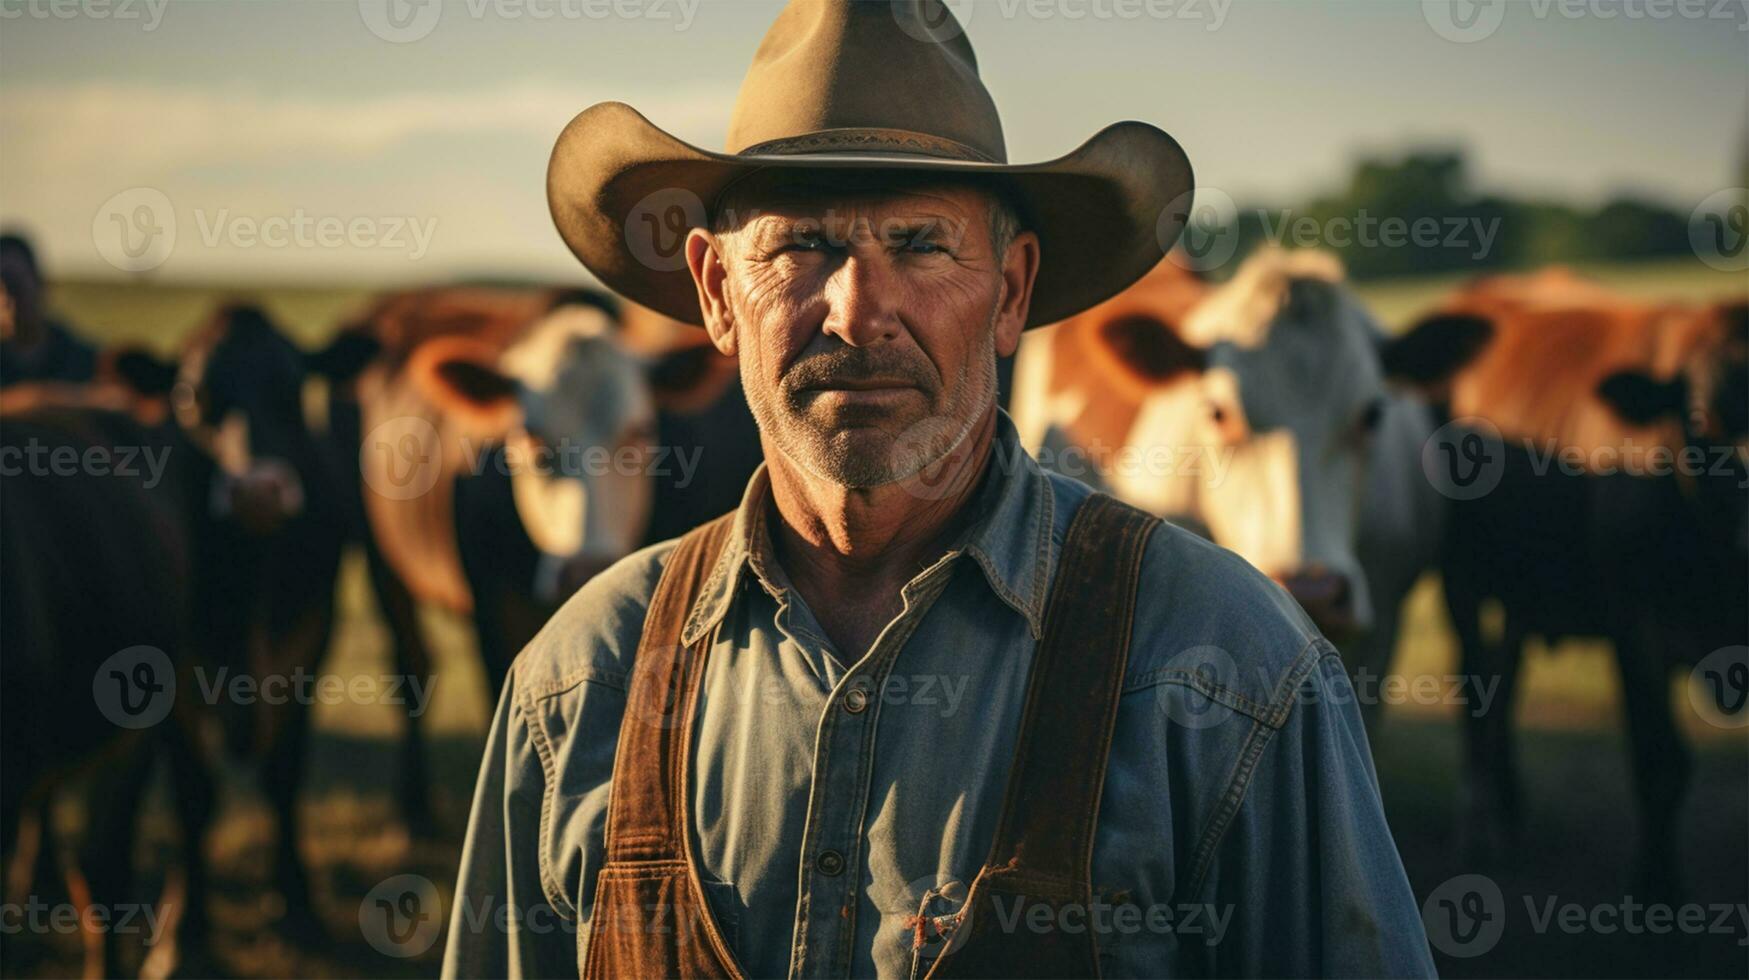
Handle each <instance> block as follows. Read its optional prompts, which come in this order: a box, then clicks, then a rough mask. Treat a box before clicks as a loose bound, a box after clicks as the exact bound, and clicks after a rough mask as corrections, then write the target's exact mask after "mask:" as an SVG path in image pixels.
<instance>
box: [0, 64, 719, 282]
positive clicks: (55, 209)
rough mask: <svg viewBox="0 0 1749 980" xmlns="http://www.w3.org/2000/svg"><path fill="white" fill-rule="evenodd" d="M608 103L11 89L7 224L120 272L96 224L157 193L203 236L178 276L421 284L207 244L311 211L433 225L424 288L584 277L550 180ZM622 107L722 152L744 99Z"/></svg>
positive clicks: (697, 98) (190, 244) (318, 258)
mask: <svg viewBox="0 0 1749 980" xmlns="http://www.w3.org/2000/svg"><path fill="white" fill-rule="evenodd" d="M609 94H610V93H609V92H608V90H607V89H606V87H603V89H602V90H601V91H600V92H599V93H595V92H589V91H579V88H578V86H577V85H576V84H575V83H572V84H569V85H557V84H541V83H538V82H534V81H522V82H516V83H512V84H504V85H498V86H494V87H490V88H481V89H477V90H472V91H462V92H457V93H454V94H437V93H412V94H381V95H371V96H362V97H333V98H322V97H318V96H314V95H298V96H284V95H275V94H267V93H263V92H261V91H258V90H253V89H250V88H247V87H237V88H231V89H225V88H222V87H211V88H199V89H196V88H187V87H178V86H171V85H127V84H122V83H118V82H113V81H105V82H98V81H93V82H88V83H83V84H79V85H74V86H46V85H5V86H0V132H3V133H5V134H6V135H5V140H4V150H3V156H4V166H5V173H6V194H5V198H4V202H3V209H0V210H3V213H0V222H4V223H6V224H18V225H20V226H21V227H23V228H25V229H27V230H30V231H32V232H34V233H36V234H37V235H38V236H39V238H40V240H41V244H42V246H43V247H44V251H45V253H46V255H47V257H48V258H49V259H50V261H51V262H53V263H54V265H55V266H56V267H58V268H61V269H65V270H67V271H68V272H69V273H74V272H78V273H84V272H92V273H98V274H107V273H108V272H111V271H113V270H111V269H110V268H109V267H108V266H107V265H105V264H104V263H103V261H102V260H101V258H100V257H99V253H98V251H97V249H96V248H95V247H94V234H95V233H94V232H93V226H92V222H93V215H94V214H96V213H97V212H98V211H99V209H100V207H101V206H103V204H104V202H106V201H107V200H109V199H111V197H112V196H113V195H115V194H116V193H117V192H120V191H124V190H125V189H127V188H133V187H149V188H152V189H154V190H157V191H160V192H162V193H164V194H166V195H168V197H169V199H170V200H171V201H172V202H173V205H174V208H175V210H176V211H177V212H178V215H179V217H180V218H181V219H182V221H183V222H184V223H186V224H187V228H186V229H185V230H184V233H182V234H180V235H179V237H178V241H177V244H176V249H175V253H174V256H173V257H172V259H171V260H170V261H169V262H167V263H166V264H165V266H164V269H163V271H164V273H166V274H169V273H175V274H176V275H178V276H202V275H212V274H258V275H263V276H274V277H280V276H297V275H321V274H327V273H330V272H333V271H342V272H354V273H357V272H366V271H369V270H375V269H382V270H384V271H385V272H387V273H390V274H398V275H401V276H403V277H404V276H406V275H408V274H409V271H410V270H409V267H408V265H407V263H406V260H405V258H404V257H397V256H395V255H391V254H388V253H385V252H383V251H382V250H369V251H359V250H354V249H349V248H335V249H294V248H286V249H268V248H262V247H256V248H248V249H237V248H231V247H228V246H227V245H225V244H223V243H220V244H216V245H203V243H202V242H201V241H200V239H199V236H197V235H196V234H195V233H194V232H195V229H196V218H204V219H206V220H208V221H209V222H210V221H212V220H214V216H215V215H221V214H222V215H225V216H227V217H229V218H244V219H250V220H265V219H267V218H270V217H274V216H288V215H295V214H297V213H300V212H307V213H308V214H311V215H314V216H324V215H334V216H339V217H341V218H351V217H353V216H358V215H364V216H370V215H407V216H412V217H417V218H420V219H422V220H435V221H436V227H437V237H436V240H435V241H434V243H433V245H432V250H431V255H430V256H429V257H428V258H427V259H426V260H425V261H423V262H420V263H418V264H417V269H418V270H421V271H420V272H418V273H416V274H424V275H431V274H436V273H437V272H438V271H440V270H449V269H467V268H472V267H475V266H479V265H481V264H496V263H503V264H513V265H520V264H522V263H525V262H530V261H534V262H546V263H548V264H549V265H548V267H549V268H560V267H568V266H569V257H568V256H567V255H565V253H564V250H563V248H562V247H561V246H558V245H557V242H556V239H555V238H553V236H552V234H551V231H550V228H549V227H547V223H546V219H545V210H546V209H545V203H544V200H543V196H544V195H543V192H542V181H541V179H540V174H541V173H542V172H543V171H544V168H545V164H546V153H547V151H548V149H549V148H550V147H551V146H552V141H553V139H554V138H555V137H556V136H557V135H558V133H559V131H560V130H561V129H562V128H564V125H565V124H566V123H567V122H569V121H570V119H571V117H572V116H573V115H575V114H576V113H577V112H578V111H580V110H581V109H582V108H584V107H585V106H587V105H589V104H590V103H592V102H594V101H598V100H600V99H602V98H606V97H609ZM611 95H612V96H613V97H618V98H621V99H624V100H625V101H627V102H631V103H632V104H634V105H637V106H638V107H639V109H640V110H641V111H644V112H645V113H646V115H648V116H649V117H650V118H651V119H652V120H653V121H655V122H656V123H658V124H659V125H662V126H664V127H667V128H669V129H670V130H671V131H673V132H676V133H677V134H679V135H681V136H682V137H683V138H690V139H693V140H695V141H699V142H702V143H704V144H705V145H714V144H716V143H717V142H719V141H720V138H721V133H722V132H723V127H724V124H725V122H726V121H727V119H728V115H729V111H730V104H729V100H730V99H732V98H733V92H730V91H725V90H723V88H722V87H721V86H698V87H694V88H672V87H671V88H668V89H666V90H656V91H652V90H649V89H645V90H643V91H638V90H636V89H633V90H631V91H628V90H627V86H614V88H613V90H612V92H611ZM592 96H593V97H592ZM434 147H435V148H436V149H435V150H434V149H433V148H434ZM446 147H449V148H450V149H445V148H446ZM561 260H563V261H562V262H561Z"/></svg>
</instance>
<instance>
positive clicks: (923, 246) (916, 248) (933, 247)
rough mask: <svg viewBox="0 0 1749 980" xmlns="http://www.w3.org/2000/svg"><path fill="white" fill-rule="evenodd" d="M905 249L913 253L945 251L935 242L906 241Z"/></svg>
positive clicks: (933, 253)
mask: <svg viewBox="0 0 1749 980" xmlns="http://www.w3.org/2000/svg"><path fill="white" fill-rule="evenodd" d="M905 250H906V251H908V252H910V253H911V254H913V255H935V254H936V253H938V252H943V251H946V249H944V248H942V247H941V245H939V244H938V243H936V242H906V243H905Z"/></svg>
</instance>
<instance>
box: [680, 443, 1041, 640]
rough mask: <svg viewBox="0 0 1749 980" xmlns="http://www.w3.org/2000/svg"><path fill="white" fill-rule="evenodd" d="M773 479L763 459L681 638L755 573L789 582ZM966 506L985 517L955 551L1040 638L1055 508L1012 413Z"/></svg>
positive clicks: (698, 628)
mask: <svg viewBox="0 0 1749 980" xmlns="http://www.w3.org/2000/svg"><path fill="white" fill-rule="evenodd" d="M770 499H771V479H770V476H769V475H768V474H767V472H766V469H765V464H763V463H761V464H760V465H759V468H758V469H757V470H756V471H754V473H753V478H752V479H751V480H749V481H747V490H746V492H745V493H743V494H742V496H741V505H740V507H738V508H737V509H736V511H735V517H734V521H733V524H732V526H731V528H730V532H729V537H728V540H727V542H725V544H724V546H723V554H722V557H721V558H719V559H718V561H717V565H716V567H715V568H714V569H713V570H712V572H711V575H710V577H709V578H707V579H706V580H705V584H704V586H703V588H701V589H700V590H699V597H698V601H697V602H696V603H695V604H694V605H693V608H692V613H691V615H689V616H688V617H687V622H686V627H685V629H684V630H682V632H681V642H682V643H685V644H687V645H688V646H690V645H692V644H693V643H696V642H697V641H698V639H699V638H700V637H702V636H703V635H704V634H705V633H707V632H709V631H710V630H711V629H714V628H715V627H716V625H717V623H718V622H720V621H721V620H722V618H723V617H724V616H725V615H726V614H727V613H728V611H729V606H730V605H731V603H732V601H733V600H734V598H735V596H736V594H737V593H738V592H739V590H740V587H741V583H742V580H743V579H744V578H745V577H746V575H747V574H748V573H749V572H751V573H752V574H753V575H754V576H755V578H756V580H757V581H758V582H759V583H760V584H761V586H763V587H764V588H765V589H766V590H767V591H771V592H773V593H774V594H775V593H776V592H777V591H780V590H781V589H782V588H783V587H784V585H781V584H779V583H786V581H787V580H786V579H785V578H784V576H783V575H782V574H781V570H780V569H777V568H776V567H775V563H774V562H772V559H771V538H770V529H769V528H768V527H767V526H766V520H767V515H768V514H769V513H770ZM966 506H969V507H975V508H977V509H978V511H980V514H979V516H978V517H977V518H976V519H975V520H974V521H973V522H972V524H971V525H970V526H969V527H968V528H967V529H966V530H965V532H964V533H963V534H962V535H961V537H960V539H959V543H958V544H957V545H956V546H955V547H954V549H952V551H951V552H950V553H949V557H952V556H953V555H958V554H963V555H965V556H966V557H969V558H971V559H972V560H973V561H974V562H976V563H977V565H978V567H979V568H981V569H982V570H983V573H984V577H985V580H986V581H988V582H989V585H990V588H991V590H992V591H994V592H995V593H996V595H997V597H998V598H1000V599H1001V600H1002V601H1003V602H1005V603H1007V604H1008V605H1009V606H1010V607H1011V608H1013V609H1014V611H1015V612H1017V613H1019V614H1020V615H1021V616H1023V617H1025V618H1026V623H1027V626H1028V628H1029V629H1030V630H1031V631H1032V635H1033V638H1034V639H1035V640H1036V639H1038V638H1039V637H1041V636H1042V635H1043V633H1044V606H1045V589H1046V587H1047V586H1048V585H1049V581H1050V573H1051V569H1052V566H1053V565H1054V563H1055V561H1056V548H1055V544H1054V542H1053V541H1052V540H1051V527H1052V523H1053V519H1054V509H1055V506H1056V503H1055V496H1054V494H1053V492H1052V490H1051V481H1050V478H1049V477H1047V476H1046V475H1045V473H1044V470H1043V469H1041V468H1040V467H1039V465H1038V463H1037V462H1036V461H1034V460H1033V458H1032V456H1031V455H1029V454H1028V453H1027V452H1026V450H1025V449H1024V448H1023V447H1022V446H1021V445H1020V437H1019V434H1018V433H1017V432H1016V431H1015V429H1014V423H1013V422H1012V421H1011V420H1010V419H1009V417H1008V413H1007V412H1005V411H1002V410H1001V409H998V410H997V419H996V438H995V440H994V441H993V442H992V444H991V451H990V461H989V463H988V464H987V469H986V471H985V476H984V478H983V482H982V484H981V485H980V487H979V489H978V492H977V494H976V495H975V496H974V497H973V498H972V500H971V501H970V502H968V503H967V505H966Z"/></svg>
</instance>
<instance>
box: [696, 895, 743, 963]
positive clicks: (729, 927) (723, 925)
mask: <svg viewBox="0 0 1749 980" xmlns="http://www.w3.org/2000/svg"><path fill="white" fill-rule="evenodd" d="M698 882H699V884H700V885H701V886H703V888H704V900H705V904H706V905H708V906H709V907H710V912H711V918H713V919H715V920H716V923H717V931H718V932H721V933H722V934H723V942H725V943H728V944H729V949H730V951H732V952H733V953H734V954H735V958H736V959H740V957H741V893H740V892H737V891H736V890H735V886H734V884H733V883H732V882H727V881H713V880H712V879H710V878H706V877H705V876H703V875H700V876H699V879H698Z"/></svg>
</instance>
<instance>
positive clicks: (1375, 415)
mask: <svg viewBox="0 0 1749 980" xmlns="http://www.w3.org/2000/svg"><path fill="white" fill-rule="evenodd" d="M1384 417H1385V400H1384V399H1383V398H1374V399H1373V400H1372V401H1370V402H1367V405H1366V408H1365V409H1363V410H1362V411H1361V413H1360V421H1359V426H1360V431H1361V433H1362V434H1363V435H1370V434H1372V433H1374V432H1377V431H1378V428H1379V423H1380V422H1382V421H1384Z"/></svg>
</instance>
